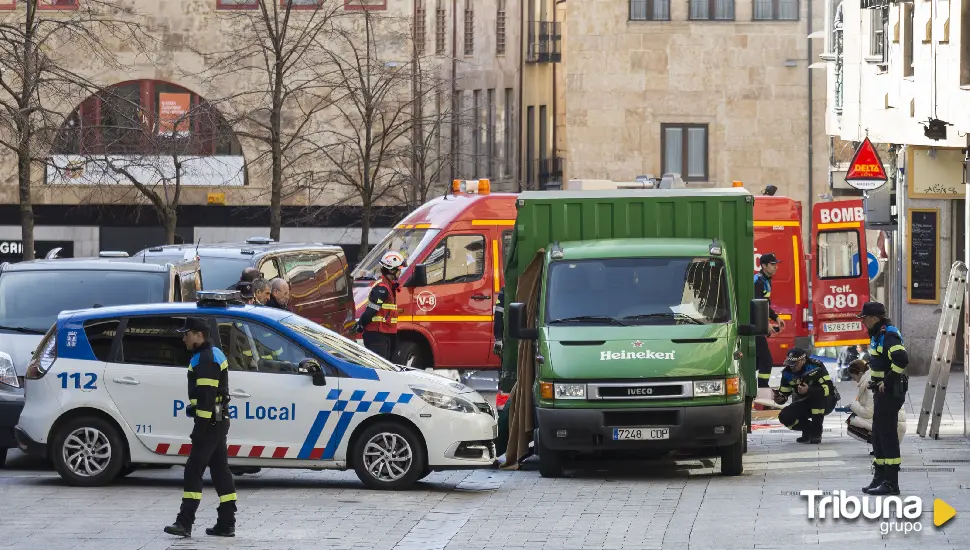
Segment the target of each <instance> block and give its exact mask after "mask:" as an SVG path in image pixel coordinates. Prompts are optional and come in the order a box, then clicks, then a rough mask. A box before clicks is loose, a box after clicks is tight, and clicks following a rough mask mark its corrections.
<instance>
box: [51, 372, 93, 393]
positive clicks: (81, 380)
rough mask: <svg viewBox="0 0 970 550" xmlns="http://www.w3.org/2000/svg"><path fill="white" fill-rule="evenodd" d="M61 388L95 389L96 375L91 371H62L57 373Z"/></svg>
mask: <svg viewBox="0 0 970 550" xmlns="http://www.w3.org/2000/svg"><path fill="white" fill-rule="evenodd" d="M57 378H58V379H59V380H60V381H61V389H63V390H96V389H98V375H97V374H94V373H93V372H84V373H81V372H62V373H59V374H58V375H57Z"/></svg>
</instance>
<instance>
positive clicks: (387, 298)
mask: <svg viewBox="0 0 970 550" xmlns="http://www.w3.org/2000/svg"><path fill="white" fill-rule="evenodd" d="M403 267H406V263H405V261H404V256H402V255H401V253H400V252H396V251H393V250H391V251H389V252H387V253H386V254H384V256H383V257H382V258H381V278H380V280H379V281H378V282H377V284H376V285H374V288H372V289H371V291H370V296H369V297H368V298H367V308H366V309H364V313H363V314H361V316H360V320H358V321H357V324H356V325H355V326H354V330H355V331H356V332H357V333H361V332H362V333H364V347H366V348H367V349H369V350H371V351H373V352H374V353H376V354H377V355H380V356H381V357H383V358H384V359H387V360H388V361H390V360H391V353H393V351H394V340H395V338H396V337H397V291H398V290H399V289H400V284H398V281H397V278H398V275H399V274H400V273H401V269H402V268H403Z"/></svg>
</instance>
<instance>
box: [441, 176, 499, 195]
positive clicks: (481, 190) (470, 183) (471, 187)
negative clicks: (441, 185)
mask: <svg viewBox="0 0 970 550" xmlns="http://www.w3.org/2000/svg"><path fill="white" fill-rule="evenodd" d="M491 191H492V184H491V182H490V181H489V180H487V179H480V180H477V181H476V180H454V181H452V182H451V192H452V193H466V194H469V195H487V194H489V193H490V192H491Z"/></svg>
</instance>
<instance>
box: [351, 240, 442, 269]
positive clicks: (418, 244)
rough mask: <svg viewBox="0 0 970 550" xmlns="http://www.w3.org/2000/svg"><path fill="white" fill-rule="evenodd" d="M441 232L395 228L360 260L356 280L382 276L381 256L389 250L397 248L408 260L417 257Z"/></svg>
mask: <svg viewBox="0 0 970 550" xmlns="http://www.w3.org/2000/svg"><path fill="white" fill-rule="evenodd" d="M439 232H440V230H438V229H394V230H393V231H391V232H390V233H388V234H387V236H386V237H384V239H382V240H381V242H380V243H378V244H377V246H375V247H374V248H373V249H372V250H371V251H370V253H369V254H367V256H365V257H364V259H363V260H362V261H361V262H360V265H358V266H357V269H355V270H354V280H358V279H362V280H372V279H377V278H378V277H379V276H380V270H379V269H378V268H379V267H380V261H381V257H383V256H384V254H385V253H387V251H388V250H397V251H398V252H400V253H401V254H403V255H404V258H405V259H406V260H410V259H411V258H416V257H417V256H418V254H420V253H421V252H422V251H423V250H424V249H425V248H426V247H427V246H428V244H430V243H431V241H433V240H434V238H435V237H436V236H437V235H438V233H439ZM409 263H410V262H409Z"/></svg>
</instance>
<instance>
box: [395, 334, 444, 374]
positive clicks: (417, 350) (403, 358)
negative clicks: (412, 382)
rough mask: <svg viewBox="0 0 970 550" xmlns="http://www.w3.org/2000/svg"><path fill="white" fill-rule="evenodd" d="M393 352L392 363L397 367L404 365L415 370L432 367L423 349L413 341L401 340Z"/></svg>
mask: <svg viewBox="0 0 970 550" xmlns="http://www.w3.org/2000/svg"><path fill="white" fill-rule="evenodd" d="M396 348H397V349H395V350H394V361H393V363H395V364H397V365H404V366H405V367H411V368H415V369H426V368H431V367H433V366H434V365H432V364H431V361H430V360H428V357H426V355H427V353H426V352H425V351H424V347H423V346H422V345H421V344H419V343H417V342H415V341H413V340H401V341H400V342H399V343H398V345H397V346H396Z"/></svg>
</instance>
